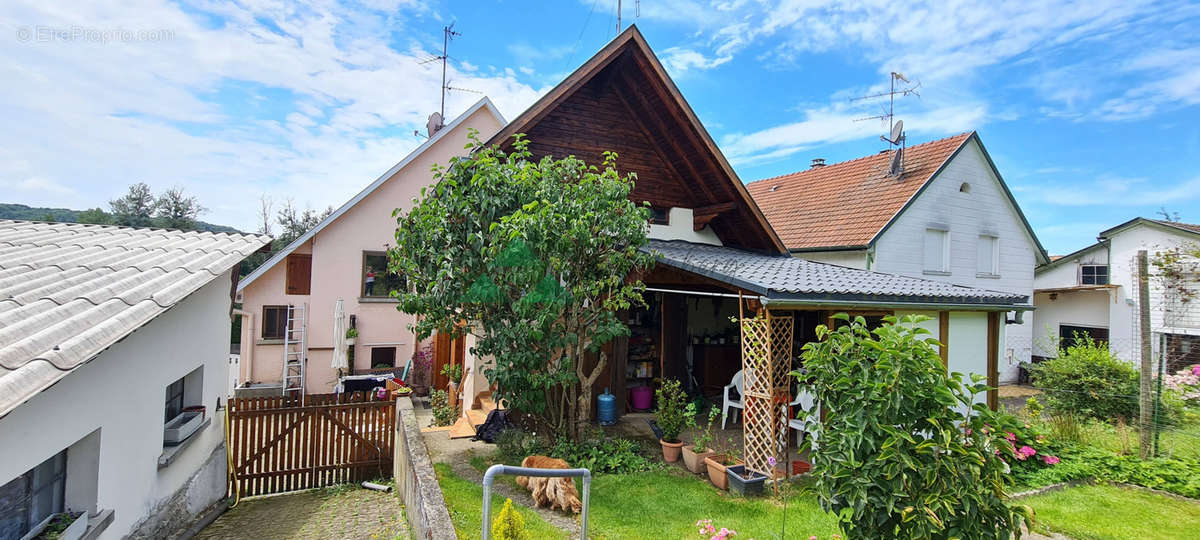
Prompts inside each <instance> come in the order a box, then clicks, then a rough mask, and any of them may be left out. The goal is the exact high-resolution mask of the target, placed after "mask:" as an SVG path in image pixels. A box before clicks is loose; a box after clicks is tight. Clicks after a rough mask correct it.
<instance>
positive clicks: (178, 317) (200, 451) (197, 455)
mask: <svg viewBox="0 0 1200 540" xmlns="http://www.w3.org/2000/svg"><path fill="white" fill-rule="evenodd" d="M269 241H270V238H268V237H265V236H253V235H242V234H225V233H221V234H213V233H207V232H206V233H201V232H181V231H173V230H161V229H133V228H127V227H111V226H100V225H78V224H65V223H38V222H28V221H9V220H0V455H3V456H4V459H2V460H0V538H21V537H22V536H23V535H25V534H27V533H29V532H30V531H31V529H34V528H36V527H38V525H39V524H40V523H42V522H43V521H44V520H46V519H47V516H51V515H53V514H55V513H58V512H64V511H71V512H83V513H84V514H83V516H84V517H83V519H86V520H87V526H88V532H87V536H86V538H166V537H171V536H174V535H176V534H179V533H181V532H183V531H184V530H185V528H186V527H187V526H188V525H190V524H191V523H192V522H194V521H196V520H197V519H198V517H199V516H201V515H203V514H205V513H207V512H210V511H213V510H216V509H219V508H220V505H222V504H224V501H223V500H222V499H223V498H224V496H225V486H226V484H225V482H226V456H225V445H224V440H225V437H224V433H223V429H222V418H223V411H224V406H223V398H224V397H225V394H226V391H227V372H228V367H227V362H228V355H229V350H228V342H229V332H230V310H231V309H232V300H233V298H232V297H233V287H234V285H235V284H236V283H235V282H236V279H237V270H236V269H237V266H238V264H239V263H240V262H241V261H242V259H244V258H246V256H248V255H250V254H252V253H254V252H256V251H258V250H259V249H260V248H262V247H263V246H265V245H266V244H267V242H269Z"/></svg>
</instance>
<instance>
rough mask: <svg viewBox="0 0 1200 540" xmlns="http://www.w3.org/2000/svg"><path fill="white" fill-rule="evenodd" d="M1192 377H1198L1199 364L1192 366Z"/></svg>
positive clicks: (1199, 373) (1199, 374)
mask: <svg viewBox="0 0 1200 540" xmlns="http://www.w3.org/2000/svg"><path fill="white" fill-rule="evenodd" d="M1192 375H1195V376H1197V377H1200V364H1196V365H1194V366H1192Z"/></svg>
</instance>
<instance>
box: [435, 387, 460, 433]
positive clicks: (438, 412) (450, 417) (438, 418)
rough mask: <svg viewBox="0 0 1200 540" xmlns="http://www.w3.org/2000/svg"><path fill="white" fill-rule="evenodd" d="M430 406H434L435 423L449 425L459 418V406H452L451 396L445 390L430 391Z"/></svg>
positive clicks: (436, 424)
mask: <svg viewBox="0 0 1200 540" xmlns="http://www.w3.org/2000/svg"><path fill="white" fill-rule="evenodd" d="M429 406H430V407H432V408H433V425H435V426H449V425H451V424H453V423H454V421H455V420H457V419H458V407H457V406H454V407H451V406H450V396H449V395H448V394H447V393H446V391H445V390H434V391H432V392H430V393H429Z"/></svg>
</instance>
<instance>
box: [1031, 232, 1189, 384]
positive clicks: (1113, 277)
mask: <svg viewBox="0 0 1200 540" xmlns="http://www.w3.org/2000/svg"><path fill="white" fill-rule="evenodd" d="M1197 244H1200V225H1192V224H1187V223H1177V222H1171V221H1160V220H1154V219H1146V218H1135V219H1131V220H1129V221H1126V222H1125V223H1122V224H1120V225H1117V226H1116V227H1113V228H1111V229H1108V230H1106V231H1102V232H1101V233H1100V234H1099V236H1098V237H1097V239H1096V243H1094V244H1092V245H1090V246H1087V247H1084V248H1082V249H1080V250H1078V251H1076V252H1074V253H1071V254H1069V255H1064V256H1062V257H1058V258H1056V259H1054V260H1053V261H1051V262H1049V263H1047V264H1043V265H1041V266H1039V267H1038V268H1037V273H1036V277H1035V279H1034V284H1035V289H1034V295H1033V299H1034V300H1033V302H1034V306H1036V308H1037V311H1035V312H1034V315H1033V324H1034V331H1035V339H1034V347H1035V349H1034V354H1035V355H1037V356H1039V357H1054V356H1057V353H1058V348H1059V347H1058V345H1059V341H1060V340H1062V341H1065V342H1068V343H1069V342H1071V341H1073V340H1074V338H1075V336H1076V334H1083V335H1088V336H1091V337H1092V338H1093V339H1096V340H1099V341H1104V342H1107V343H1108V345H1109V347H1110V349H1111V350H1112V351H1113V352H1115V353H1116V355H1117V356H1119V357H1121V358H1124V359H1126V360H1129V361H1137V360H1139V359H1140V357H1141V356H1140V355H1141V352H1140V351H1141V339H1140V331H1139V328H1138V326H1139V317H1138V267H1137V254H1138V251H1139V250H1146V251H1147V254H1148V255H1149V257H1150V258H1153V257H1154V255H1155V254H1156V253H1159V252H1163V251H1167V250H1171V249H1173V248H1176V247H1181V246H1188V245H1192V246H1195V245H1197ZM1150 271H1151V272H1152V273H1158V272H1157V271H1156V270H1155V269H1154V267H1153V266H1151V267H1150ZM1184 280H1185V281H1184V282H1183V283H1182V285H1183V286H1184V287H1186V288H1187V289H1188V290H1190V291H1193V292H1192V294H1200V281H1197V279H1196V276H1195V275H1194V274H1193V275H1188V276H1184ZM1195 304H1196V302H1194V301H1188V300H1187V299H1184V298H1182V297H1180V296H1179V295H1177V294H1171V293H1169V292H1164V288H1163V287H1162V286H1161V285H1160V284H1158V283H1156V282H1154V281H1152V282H1151V287H1150V326H1151V334H1152V336H1153V340H1154V341H1153V343H1152V346H1153V348H1154V349H1155V350H1159V349H1160V347H1161V346H1162V345H1163V344H1164V343H1165V344H1166V346H1167V352H1168V355H1169V359H1170V361H1171V364H1172V365H1178V364H1185V363H1187V364H1192V363H1200V307H1197V306H1196V305H1195Z"/></svg>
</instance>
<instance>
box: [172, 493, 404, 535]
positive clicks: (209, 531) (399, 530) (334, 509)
mask: <svg viewBox="0 0 1200 540" xmlns="http://www.w3.org/2000/svg"><path fill="white" fill-rule="evenodd" d="M195 538H197V539H198V540H225V539H235V538H236V539H243V538H250V539H253V540H274V539H284V538H288V539H292V538H295V539H314V540H315V539H326V538H330V539H333V538H342V539H385V540H393V539H396V538H403V539H407V538H409V533H408V526H407V524H406V523H405V521H404V511H403V508H402V506H401V504H400V500H399V498H398V497H396V495H395V493H383V492H378V491H371V490H367V489H361V488H356V487H352V488H344V489H343V488H331V489H325V490H313V491H306V492H303V493H296V494H291V495H278V496H274V497H264V498H260V499H251V500H245V501H242V502H241V503H239V504H238V506H237V507H236V508H233V509H232V510H229V511H228V512H226V513H225V514H223V515H222V516H221V517H220V518H217V520H216V521H214V522H213V523H212V524H211V525H209V526H208V527H206V528H205V529H204V530H202V531H200V534H198V535H197V536H196V537H195Z"/></svg>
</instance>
